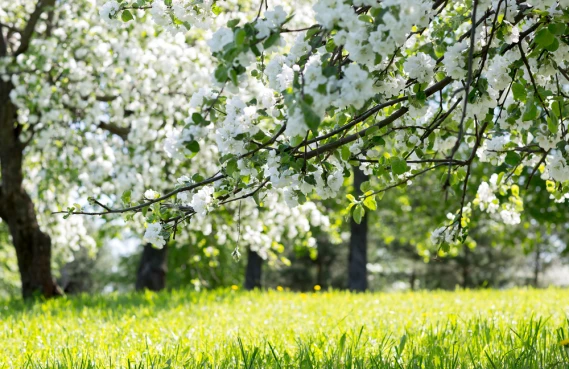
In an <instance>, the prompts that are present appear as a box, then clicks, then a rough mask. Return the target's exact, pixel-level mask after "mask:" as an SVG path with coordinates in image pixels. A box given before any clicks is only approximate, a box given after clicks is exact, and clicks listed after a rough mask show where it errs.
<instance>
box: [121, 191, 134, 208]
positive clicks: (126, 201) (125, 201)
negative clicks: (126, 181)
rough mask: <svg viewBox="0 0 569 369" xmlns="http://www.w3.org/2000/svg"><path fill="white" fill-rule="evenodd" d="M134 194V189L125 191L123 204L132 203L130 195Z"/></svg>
mask: <svg viewBox="0 0 569 369" xmlns="http://www.w3.org/2000/svg"><path fill="white" fill-rule="evenodd" d="M131 195H132V191H131V190H127V191H125V192H123V193H122V196H121V200H122V202H123V204H125V205H129V204H130V196H131Z"/></svg>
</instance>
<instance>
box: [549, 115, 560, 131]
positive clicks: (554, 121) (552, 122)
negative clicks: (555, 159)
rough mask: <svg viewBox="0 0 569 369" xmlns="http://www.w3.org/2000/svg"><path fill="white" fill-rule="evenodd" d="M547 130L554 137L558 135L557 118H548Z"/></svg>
mask: <svg viewBox="0 0 569 369" xmlns="http://www.w3.org/2000/svg"><path fill="white" fill-rule="evenodd" d="M547 128H548V129H549V131H550V132H551V133H553V134H554V135H555V134H557V131H558V130H559V122H558V120H557V117H549V118H547Z"/></svg>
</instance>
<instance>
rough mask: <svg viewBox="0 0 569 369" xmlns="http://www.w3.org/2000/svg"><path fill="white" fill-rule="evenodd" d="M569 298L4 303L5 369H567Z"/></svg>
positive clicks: (231, 295) (135, 297)
mask: <svg viewBox="0 0 569 369" xmlns="http://www.w3.org/2000/svg"><path fill="white" fill-rule="evenodd" d="M567 301H569V290H563V289H547V290H531V289H530V290H525V289H515V290H507V291H496V290H481V291H455V292H408V293H407V292H406V293H363V294H351V293H348V292H337V291H333V292H324V291H317V292H314V293H292V292H285V291H268V292H251V293H247V292H242V291H239V290H237V288H234V289H227V290H218V291H213V292H201V293H198V292H188V291H174V292H169V293H159V294H155V293H145V294H126V295H125V294H122V295H121V294H111V295H106V296H88V295H83V296H78V297H71V298H59V299H53V300H49V301H46V302H37V303H34V304H32V305H29V304H27V303H24V302H21V301H17V300H11V301H4V302H2V303H0V307H1V310H0V342H1V346H0V368H74V369H76V368H119V367H120V368H160V369H163V368H198V367H199V368H425V369H429V368H480V369H482V368H484V369H487V368H567V367H568V366H569V356H568V351H569V350H568V349H567V348H566V347H565V346H563V345H562V343H563V340H564V339H567V338H568V337H569V332H568V331H569V320H568V316H569V305H568V304H567Z"/></svg>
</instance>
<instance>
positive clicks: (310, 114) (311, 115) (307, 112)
mask: <svg viewBox="0 0 569 369" xmlns="http://www.w3.org/2000/svg"><path fill="white" fill-rule="evenodd" d="M300 109H301V110H302V115H303V116H304V121H305V123H306V125H307V126H308V128H310V130H311V131H312V132H316V131H317V130H318V126H319V125H320V117H319V116H318V114H316V113H315V112H314V110H312V107H311V106H310V105H308V104H307V103H306V102H304V101H302V102H301V103H300Z"/></svg>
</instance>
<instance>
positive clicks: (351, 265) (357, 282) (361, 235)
mask: <svg viewBox="0 0 569 369" xmlns="http://www.w3.org/2000/svg"><path fill="white" fill-rule="evenodd" d="M367 180H368V176H366V175H365V174H364V173H363V172H362V171H361V170H360V169H359V168H357V167H354V196H355V197H356V198H357V197H358V196H360V195H361V190H360V185H361V184H362V183H363V182H365V181H367ZM367 219H368V216H367V213H366V215H364V217H363V218H362V221H361V223H360V224H357V223H356V222H355V221H354V219H353V218H352V219H351V224H350V229H351V235H350V255H349V261H348V288H349V289H350V290H351V291H365V290H367V288H368V284H367V228H368V227H367Z"/></svg>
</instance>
